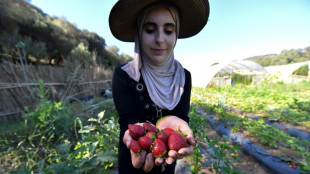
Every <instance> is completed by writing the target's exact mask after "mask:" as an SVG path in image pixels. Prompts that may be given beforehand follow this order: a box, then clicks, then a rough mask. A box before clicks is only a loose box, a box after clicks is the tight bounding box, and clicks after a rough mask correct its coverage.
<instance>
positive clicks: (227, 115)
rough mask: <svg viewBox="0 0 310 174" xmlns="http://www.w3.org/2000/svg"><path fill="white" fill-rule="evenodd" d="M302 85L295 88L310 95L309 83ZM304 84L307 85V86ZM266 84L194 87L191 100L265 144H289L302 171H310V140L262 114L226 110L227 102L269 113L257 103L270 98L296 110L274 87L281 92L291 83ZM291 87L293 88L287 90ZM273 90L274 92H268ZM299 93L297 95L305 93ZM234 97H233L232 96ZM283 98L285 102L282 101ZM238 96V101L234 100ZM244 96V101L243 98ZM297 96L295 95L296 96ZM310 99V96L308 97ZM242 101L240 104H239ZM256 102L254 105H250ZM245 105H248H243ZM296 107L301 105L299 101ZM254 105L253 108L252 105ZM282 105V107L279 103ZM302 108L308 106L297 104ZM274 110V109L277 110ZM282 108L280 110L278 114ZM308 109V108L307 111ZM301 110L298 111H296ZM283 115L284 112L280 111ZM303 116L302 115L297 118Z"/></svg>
mask: <svg viewBox="0 0 310 174" xmlns="http://www.w3.org/2000/svg"><path fill="white" fill-rule="evenodd" d="M299 85H300V88H299V89H298V88H296V87H295V88H293V89H294V90H295V91H298V90H299V91H301V93H303V94H302V95H308V94H307V92H308V89H309V87H305V86H304V84H299ZM304 87H305V88H304ZM234 88H235V89H234ZM266 88H267V87H266V86H265V87H264V88H259V87H247V86H237V87H229V86H227V87H225V88H213V89H201V88H194V93H193V97H192V102H193V103H194V104H195V105H197V106H199V107H200V108H202V109H204V110H205V111H206V112H207V113H209V114H216V115H217V117H218V118H219V120H220V121H221V122H224V123H225V124H226V126H229V127H230V129H231V131H233V132H237V131H241V132H248V133H249V136H253V137H256V138H257V139H258V141H259V142H260V143H262V144H263V145H265V146H269V147H271V148H278V147H279V146H281V147H286V148H291V149H292V150H293V153H294V154H295V155H294V157H296V158H295V159H292V160H294V162H295V163H297V164H298V166H300V168H301V169H302V171H303V172H305V173H306V172H309V171H310V153H309V151H310V149H309V147H310V143H309V142H308V141H305V140H301V139H299V138H295V137H292V136H290V135H287V134H285V133H284V132H282V131H280V130H278V129H275V128H273V127H271V126H269V125H266V124H265V123H264V119H263V117H261V118H260V119H258V120H251V119H249V118H248V117H245V115H241V114H239V113H235V112H230V111H228V110H227V108H228V107H227V106H234V107H237V108H238V109H240V108H241V110H245V109H247V110H246V111H247V112H252V113H257V112H258V113H264V114H266V113H267V112H266V111H267V110H264V109H257V106H265V105H268V102H269V103H270V104H271V105H272V102H274V105H273V106H275V105H285V106H287V107H285V108H286V109H287V108H288V107H290V108H289V109H290V111H291V112H293V109H292V108H293V107H291V105H289V104H288V103H289V102H288V101H290V100H289V99H288V100H285V97H284V95H285V94H283V92H282V93H276V92H275V91H277V92H279V91H280V90H279V89H283V88H286V89H290V88H292V87H291V86H288V87H284V85H283V84H281V85H279V86H277V88H278V89H276V90H266ZM288 91H290V90H288ZM269 93H271V94H269ZM302 95H296V96H302ZM266 96H268V97H270V98H272V99H271V100H270V98H269V99H264V97H266ZM230 98H233V99H230ZM275 98H278V99H279V101H280V102H279V103H280V104H278V103H276V100H275ZM281 99H282V103H281ZM233 100H236V101H237V102H233ZM242 100H243V101H242ZM295 100H296V98H295ZM297 100H305V102H307V101H306V99H305V98H303V97H300V98H297ZM308 101H309V99H308ZM240 105H241V106H240ZM251 105H254V106H251ZM244 106H247V108H246V107H244ZM295 107H298V105H297V106H296V105H295ZM249 108H251V109H249ZM279 108H281V107H279ZM298 109H299V111H304V109H305V108H303V107H298ZM305 110H306V109H305ZM274 112H275V111H274ZM281 112H283V111H282V110H280V111H279V112H278V114H280V113H281ZM305 112H308V111H305ZM296 113H298V112H296ZM279 117H281V119H282V117H283V116H282V115H280V116H279ZM289 119H294V117H289ZM298 119H300V118H298ZM295 121H296V118H295ZM305 122H309V119H306V118H305Z"/></svg>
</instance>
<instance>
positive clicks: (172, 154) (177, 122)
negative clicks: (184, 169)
mask: <svg viewBox="0 0 310 174" xmlns="http://www.w3.org/2000/svg"><path fill="white" fill-rule="evenodd" d="M156 127H157V128H158V129H164V128H167V127H169V128H172V129H174V130H180V131H182V132H184V133H185V134H186V135H187V136H186V139H187V146H186V147H184V148H181V149H180V150H178V151H175V150H170V151H169V152H168V157H167V158H166V160H165V163H167V164H171V163H173V162H174V161H175V160H176V159H182V158H183V157H184V156H186V155H190V154H192V153H193V146H195V145H196V142H195V139H194V137H193V131H192V130H191V129H190V127H189V126H188V124H187V122H185V121H184V120H182V119H181V118H179V117H176V116H169V117H165V118H163V119H162V120H160V121H159V122H158V123H157V125H156ZM156 160H157V161H158V162H161V161H164V160H163V159H156ZM156 160H155V164H156ZM156 165H158V164H156ZM159 165H160V163H159Z"/></svg>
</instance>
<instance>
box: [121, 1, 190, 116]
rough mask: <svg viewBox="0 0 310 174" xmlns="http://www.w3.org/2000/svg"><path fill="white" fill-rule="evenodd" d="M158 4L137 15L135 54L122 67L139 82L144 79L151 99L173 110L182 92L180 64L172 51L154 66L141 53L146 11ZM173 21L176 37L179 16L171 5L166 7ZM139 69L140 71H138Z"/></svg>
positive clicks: (160, 105)
mask: <svg viewBox="0 0 310 174" xmlns="http://www.w3.org/2000/svg"><path fill="white" fill-rule="evenodd" d="M155 7H158V6H153V7H150V8H148V9H147V10H145V11H144V12H143V13H141V15H139V17H138V25H139V26H138V30H137V33H138V34H136V37H135V54H134V59H133V60H132V61H130V62H128V63H127V64H126V65H124V66H123V67H122V69H123V70H124V71H126V72H127V74H128V75H129V76H130V77H131V78H132V79H134V80H135V81H136V82H139V79H140V77H141V74H142V77H143V79H144V82H145V85H146V87H147V91H148V93H149V96H150V98H151V99H152V101H153V102H154V103H155V104H156V105H157V106H159V107H161V108H163V109H168V110H173V109H174V108H175V107H176V105H177V104H178V103H179V101H180V99H181V97H182V94H183V92H184V85H185V72H184V69H183V67H182V65H181V64H180V63H179V62H178V61H177V60H175V59H174V54H173V51H172V53H171V55H170V56H169V57H168V58H167V59H166V60H165V61H164V62H163V63H162V64H161V65H159V66H154V65H153V64H152V63H151V62H150V61H149V60H148V58H147V57H146V55H145V54H143V51H142V50H141V49H140V48H141V40H140V36H141V32H142V26H143V23H144V20H145V17H146V15H147V12H148V11H149V10H150V9H152V8H155ZM166 8H167V9H168V10H169V11H170V13H171V15H172V17H173V19H174V21H175V23H176V33H177V38H178V34H179V26H180V25H179V21H180V20H179V16H178V12H177V10H176V9H175V8H173V7H169V6H167V7H166ZM140 70H141V73H140Z"/></svg>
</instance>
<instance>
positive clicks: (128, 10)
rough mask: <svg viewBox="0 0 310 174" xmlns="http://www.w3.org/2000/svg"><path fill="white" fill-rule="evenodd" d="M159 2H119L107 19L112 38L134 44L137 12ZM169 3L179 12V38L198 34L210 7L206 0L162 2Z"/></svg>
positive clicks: (146, 0)
mask: <svg viewBox="0 0 310 174" xmlns="http://www.w3.org/2000/svg"><path fill="white" fill-rule="evenodd" d="M158 1H160V0H119V1H118V2H117V3H116V4H115V5H114V6H113V8H112V10H111V12H110V17H109V25H110V30H111V32H112V34H113V36H114V37H115V38H117V39H119V40H121V41H125V42H134V40H135V34H136V32H135V31H136V28H135V27H136V26H135V24H136V23H135V22H136V19H137V17H138V14H139V12H140V11H141V10H142V9H143V8H145V7H146V6H148V5H149V4H151V3H154V2H158ZM162 1H163V2H171V3H173V4H175V6H177V8H178V9H179V10H180V12H181V16H180V30H179V38H188V37H191V36H194V35H196V34H197V33H199V32H200V31H201V30H202V29H203V27H204V26H205V25H206V24H207V21H208V18H209V13H210V7H209V2H208V0H162Z"/></svg>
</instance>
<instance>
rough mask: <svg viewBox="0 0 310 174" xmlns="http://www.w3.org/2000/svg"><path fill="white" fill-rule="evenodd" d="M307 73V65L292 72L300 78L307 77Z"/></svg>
mask: <svg viewBox="0 0 310 174" xmlns="http://www.w3.org/2000/svg"><path fill="white" fill-rule="evenodd" d="M308 72H309V67H308V65H304V66H302V67H300V68H298V69H297V70H296V71H294V72H293V74H295V75H300V76H308Z"/></svg>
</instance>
